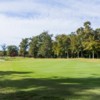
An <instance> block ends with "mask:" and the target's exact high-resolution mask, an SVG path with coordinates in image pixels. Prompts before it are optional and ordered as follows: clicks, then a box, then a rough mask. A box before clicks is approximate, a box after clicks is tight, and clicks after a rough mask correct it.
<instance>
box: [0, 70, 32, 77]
mask: <svg viewBox="0 0 100 100" xmlns="http://www.w3.org/2000/svg"><path fill="white" fill-rule="evenodd" d="M29 73H31V72H19V71H18V72H17V71H0V76H3V75H12V74H29Z"/></svg>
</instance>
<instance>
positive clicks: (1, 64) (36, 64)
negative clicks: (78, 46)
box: [0, 58, 100, 100]
mask: <svg viewBox="0 0 100 100" xmlns="http://www.w3.org/2000/svg"><path fill="white" fill-rule="evenodd" d="M0 100H100V60H99V59H98V60H93V59H91V60H89V59H68V60H67V59H32V58H30V59H29V58H6V59H4V60H0Z"/></svg>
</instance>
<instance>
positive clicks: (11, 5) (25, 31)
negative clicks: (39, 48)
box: [0, 0, 100, 45]
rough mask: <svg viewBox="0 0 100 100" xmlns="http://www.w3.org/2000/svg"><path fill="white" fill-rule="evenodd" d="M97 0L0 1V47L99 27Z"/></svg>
mask: <svg viewBox="0 0 100 100" xmlns="http://www.w3.org/2000/svg"><path fill="white" fill-rule="evenodd" d="M99 9H100V0H0V44H2V43H6V44H17V45H18V44H19V42H20V41H21V38H24V37H31V36H33V35H37V34H40V33H41V32H42V31H43V30H48V31H49V32H50V33H53V34H59V33H66V34H68V33H70V32H72V31H75V30H76V29H77V28H78V27H80V26H82V24H83V22H84V21H87V20H89V21H91V22H92V23H93V27H94V28H96V27H99V23H100V11H99Z"/></svg>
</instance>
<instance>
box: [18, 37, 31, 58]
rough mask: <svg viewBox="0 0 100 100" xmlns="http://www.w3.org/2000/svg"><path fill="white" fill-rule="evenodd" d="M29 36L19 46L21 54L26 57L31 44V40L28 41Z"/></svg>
mask: <svg viewBox="0 0 100 100" xmlns="http://www.w3.org/2000/svg"><path fill="white" fill-rule="evenodd" d="M28 40H29V39H28V38H25V39H22V41H21V43H20V45H19V47H20V50H19V55H20V56H23V57H25V56H26V54H27V49H28V45H29V42H28Z"/></svg>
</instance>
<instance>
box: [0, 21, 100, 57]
mask: <svg viewBox="0 0 100 100" xmlns="http://www.w3.org/2000/svg"><path fill="white" fill-rule="evenodd" d="M1 47H2V51H1V52H0V55H2V56H11V57H14V56H22V57H34V58H80V57H81V58H100V28H97V29H95V30H94V29H93V28H92V27H91V22H89V21H87V22H85V23H84V25H83V27H80V28H78V29H77V30H76V31H75V32H72V33H70V34H67V35H66V34H59V35H56V37H55V38H53V35H52V34H49V33H48V32H47V31H44V32H42V33H41V34H40V35H37V36H33V37H31V38H24V39H22V41H21V42H20V45H19V47H17V46H16V45H9V46H6V45H5V44H4V45H2V46H1Z"/></svg>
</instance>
